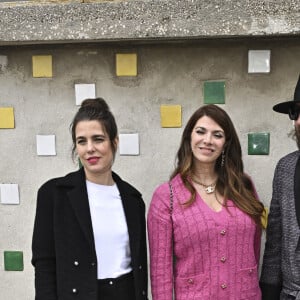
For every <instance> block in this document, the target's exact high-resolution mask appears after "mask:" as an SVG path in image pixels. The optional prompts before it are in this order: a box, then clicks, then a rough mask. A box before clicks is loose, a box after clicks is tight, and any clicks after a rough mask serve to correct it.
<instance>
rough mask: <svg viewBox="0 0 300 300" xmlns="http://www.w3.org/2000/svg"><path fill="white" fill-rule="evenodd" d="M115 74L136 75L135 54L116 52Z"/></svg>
mask: <svg viewBox="0 0 300 300" xmlns="http://www.w3.org/2000/svg"><path fill="white" fill-rule="evenodd" d="M116 74H117V76H137V54H136V53H126V54H124V53H118V54H117V55H116Z"/></svg>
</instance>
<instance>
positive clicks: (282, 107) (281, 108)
mask: <svg viewBox="0 0 300 300" xmlns="http://www.w3.org/2000/svg"><path fill="white" fill-rule="evenodd" d="M297 103H299V104H300V75H299V78H298V82H297V85H296V88H295V93H294V99H293V100H291V101H286V102H281V103H278V104H276V105H274V106H273V110H274V111H277V112H279V113H283V114H288V113H289V109H290V108H291V107H293V106H294V105H296V104H297Z"/></svg>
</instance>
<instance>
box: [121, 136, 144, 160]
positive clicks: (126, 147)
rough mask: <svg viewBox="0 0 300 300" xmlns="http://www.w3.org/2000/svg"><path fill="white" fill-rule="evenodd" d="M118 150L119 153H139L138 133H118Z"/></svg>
mask: <svg viewBox="0 0 300 300" xmlns="http://www.w3.org/2000/svg"><path fill="white" fill-rule="evenodd" d="M119 151H120V155H139V154H140V147H139V134H138V133H130V134H120V135H119Z"/></svg>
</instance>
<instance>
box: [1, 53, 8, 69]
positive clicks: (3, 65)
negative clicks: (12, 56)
mask: <svg viewBox="0 0 300 300" xmlns="http://www.w3.org/2000/svg"><path fill="white" fill-rule="evenodd" d="M7 64H8V59H7V56H6V55H0V72H4V71H6V68H7Z"/></svg>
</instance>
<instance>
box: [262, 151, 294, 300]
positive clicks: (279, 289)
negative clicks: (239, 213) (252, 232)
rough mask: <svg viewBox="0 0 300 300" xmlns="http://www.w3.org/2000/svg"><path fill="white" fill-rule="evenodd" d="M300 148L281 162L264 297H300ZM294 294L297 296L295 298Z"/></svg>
mask: <svg viewBox="0 0 300 300" xmlns="http://www.w3.org/2000/svg"><path fill="white" fill-rule="evenodd" d="M299 182H300V151H295V152H292V153H290V154H288V155H286V156H285V157H283V158H282V159H280V161H279V162H278V164H277V166H276V169H275V173H274V179H273V194H272V200H271V206H270V213H269V217H268V227H267V239H266V246H265V252H264V259H263V264H262V272H261V278H260V286H261V290H262V299H263V300H279V299H280V300H285V299H296V300H298V299H300V210H299V208H300V207H299V204H298V203H299V201H300V185H299ZM293 297H294V298H293Z"/></svg>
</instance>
